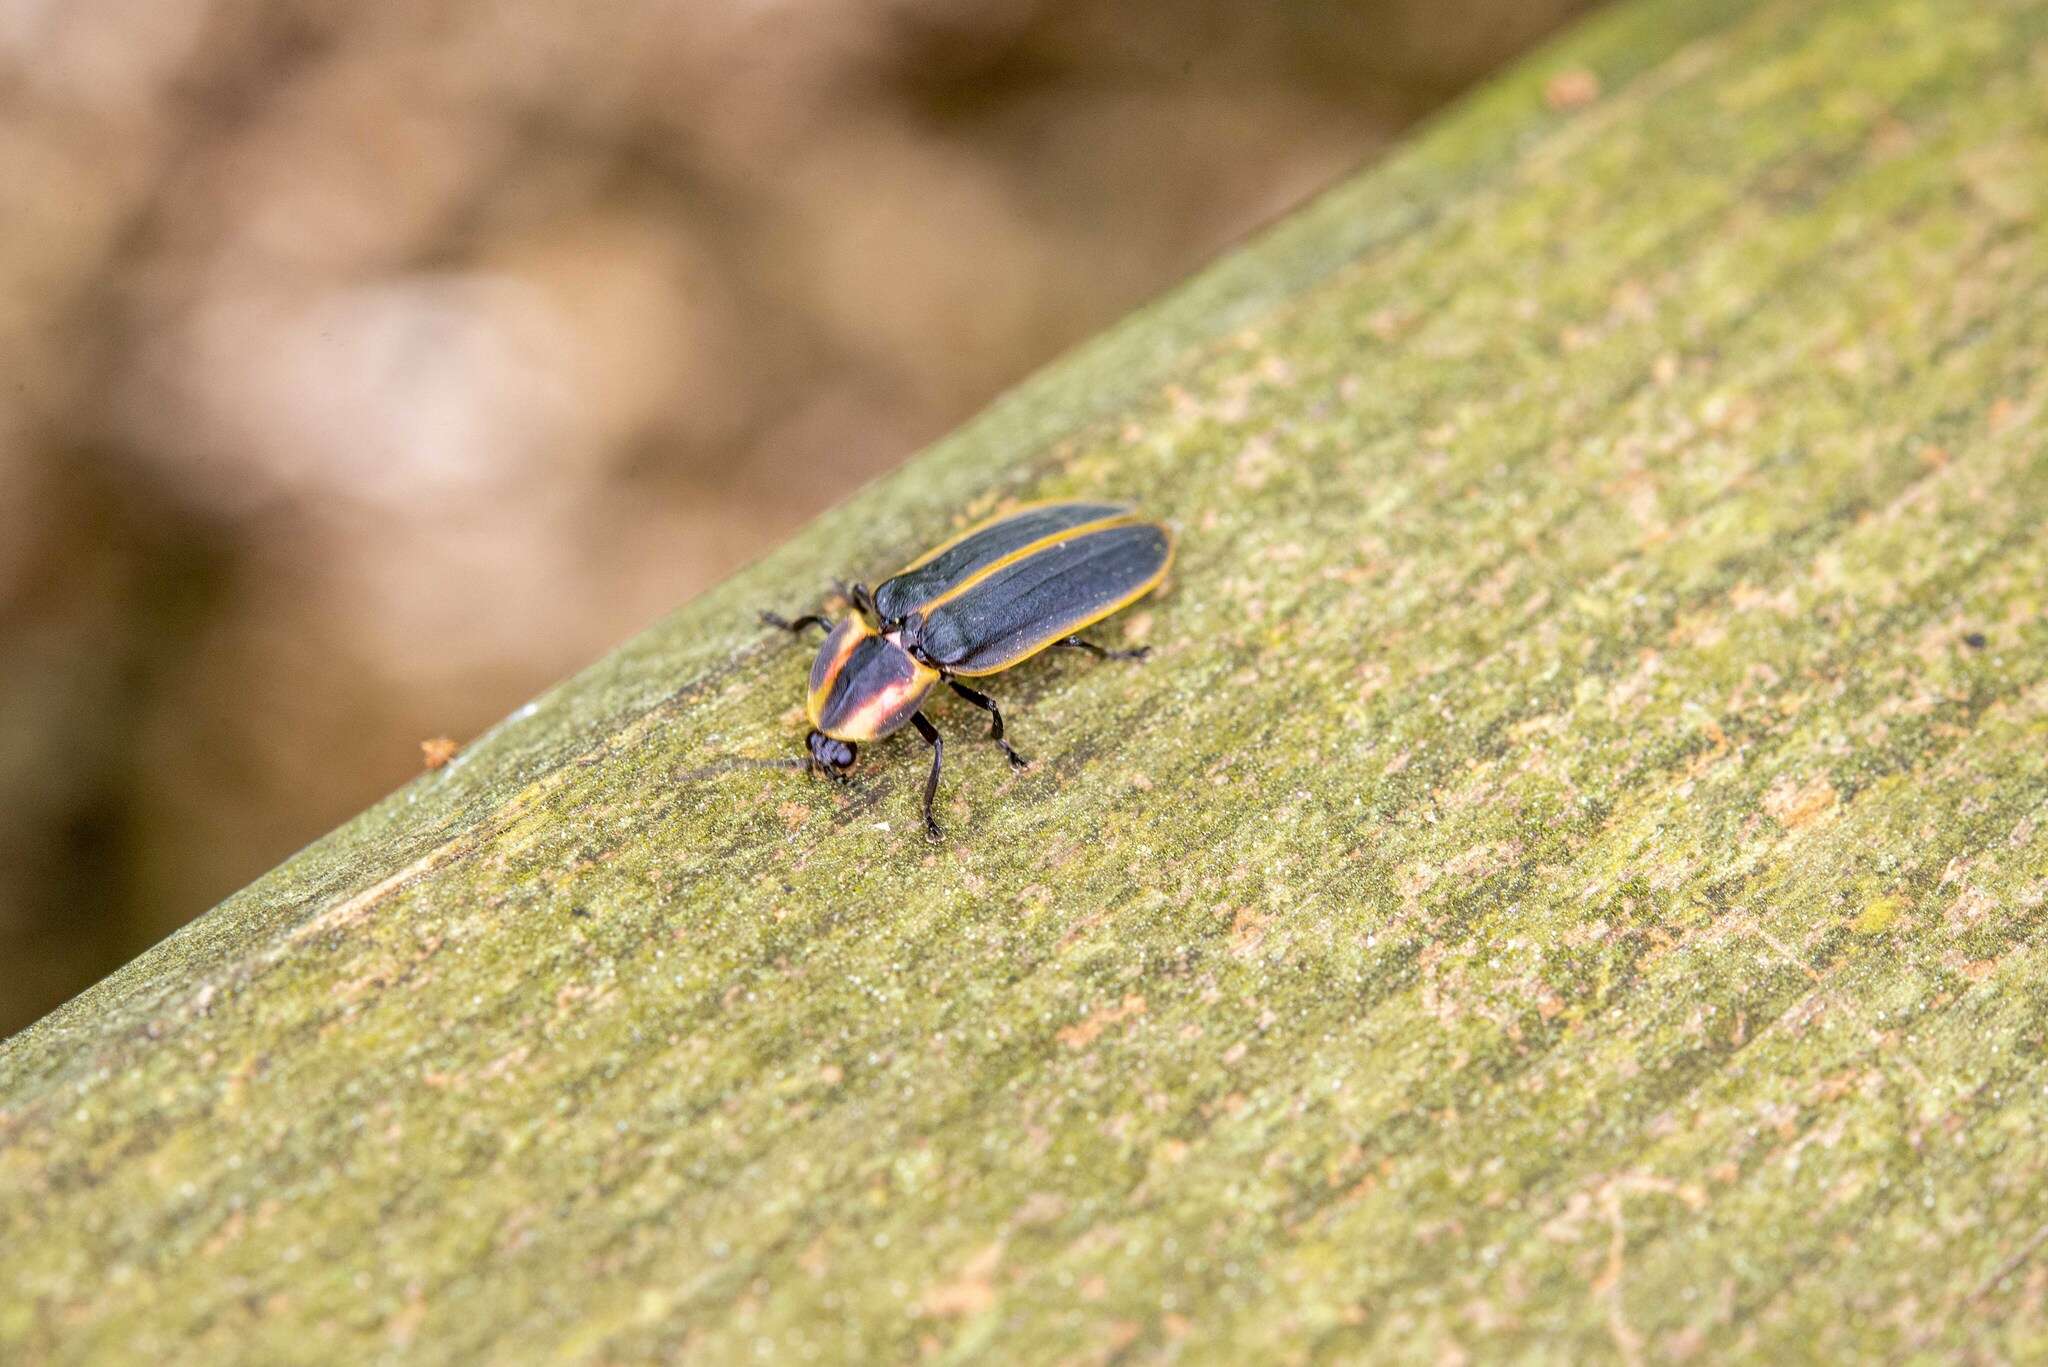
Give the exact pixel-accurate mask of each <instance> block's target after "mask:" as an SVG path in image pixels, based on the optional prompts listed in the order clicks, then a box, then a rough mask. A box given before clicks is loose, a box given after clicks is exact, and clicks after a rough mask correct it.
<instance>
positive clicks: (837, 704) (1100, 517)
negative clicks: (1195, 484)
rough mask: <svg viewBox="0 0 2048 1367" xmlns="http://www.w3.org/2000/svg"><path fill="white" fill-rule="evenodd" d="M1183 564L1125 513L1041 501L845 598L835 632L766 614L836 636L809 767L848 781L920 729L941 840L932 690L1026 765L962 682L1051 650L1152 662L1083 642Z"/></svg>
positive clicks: (778, 622)
mask: <svg viewBox="0 0 2048 1367" xmlns="http://www.w3.org/2000/svg"><path fill="white" fill-rule="evenodd" d="M1172 560H1173V536H1172V534H1171V533H1169V532H1168V531H1167V529H1166V528H1165V527H1163V526H1161V525H1160V524H1159V523H1156V522H1145V521H1141V520H1140V519H1139V518H1138V516H1137V515H1136V513H1135V512H1133V511H1132V509H1130V508H1129V507H1127V506H1125V505H1123V504H1117V503H1060V502H1054V503H1036V504H1029V505H1026V506H1025V507H1022V508H1018V509H1016V510H1015V511H1013V512H1008V513H1002V514H1000V515H998V516H996V517H992V518H990V519H988V520H987V521H985V522H981V523H978V524H976V525H975V526H972V527H969V528H968V529H967V530H966V531H964V532H961V533H960V534H959V535H958V536H956V537H953V538H952V539H951V540H949V541H945V542H941V543H940V544H939V545H937V546H935V547H933V548H932V549H931V550H929V551H926V552H925V553H924V554H923V555H921V556H919V557H918V558H917V559H915V560H913V561H911V562H910V563H909V564H908V565H906V566H904V567H903V569H902V570H900V571H898V572H897V573H896V574H895V575H893V576H891V577H890V578H888V579H885V580H883V581H882V583H881V584H880V585H878V586H877V587H876V588H875V589H874V590H873V591H872V592H870V591H869V590H868V588H867V587H866V586H865V585H863V584H854V585H851V586H850V587H846V588H845V589H844V592H845V595H846V597H847V599H848V601H849V602H850V603H851V604H852V605H853V613H852V615H850V616H849V617H847V618H846V619H845V620H844V621H842V622H840V623H838V624H837V625H836V626H835V625H833V623H832V622H830V621H829V620H827V619H826V618H825V617H823V616H820V615H818V614H816V613H808V614H805V615H804V616H801V617H797V618H793V619H792V618H784V617H780V616H777V615H776V614H774V613H772V612H764V613H762V614H761V621H762V622H763V623H764V624H766V625H768V626H773V627H780V628H781V629H783V630H785V631H788V632H791V633H797V632H802V631H804V630H806V629H807V628H810V627H818V628H820V629H822V630H823V631H824V632H825V641H824V644H823V645H822V646H821V647H820V648H819V650H818V658H817V660H816V662H815V663H813V664H812V666H811V679H810V689H809V693H808V696H807V698H806V700H805V708H804V710H805V713H806V715H807V716H808V717H809V719H810V723H811V731H810V734H809V735H808V736H806V737H805V738H804V743H805V747H806V749H807V750H808V752H809V754H808V757H807V759H806V760H805V761H804V763H805V765H806V767H808V768H809V769H811V770H812V771H813V772H816V773H822V774H824V775H826V776H827V777H829V778H832V779H836V780H838V781H840V782H844V781H846V774H847V771H848V770H850V769H852V768H853V765H854V761H855V759H856V758H857V757H858V755H859V752H860V747H861V746H862V745H864V744H866V743H868V742H869V741H877V740H881V739H882V738H883V737H885V736H890V735H893V734H895V733H896V732H897V731H900V730H902V729H903V728H904V727H905V726H914V727H916V728H917V734H918V735H920V736H922V737H923V738H924V741H925V743H926V744H927V745H929V746H931V748H932V767H931V773H930V775H929V776H928V777H927V778H926V779H925V784H924V826H925V833H926V834H927V835H929V836H930V837H931V838H932V839H934V840H936V839H938V838H939V836H940V831H939V823H938V820H937V818H935V817H934V816H933V815H932V803H933V801H934V800H935V799H936V798H937V796H938V792H939V767H940V765H941V764H942V763H943V761H944V759H945V752H946V747H945V742H944V740H943V739H941V738H940V736H939V729H938V728H937V727H936V726H933V725H932V723H931V721H930V720H929V719H928V718H926V717H925V715H924V713H923V711H922V709H923V707H924V704H925V699H926V697H927V696H928V695H929V694H930V693H931V691H932V689H933V687H934V686H936V685H937V684H938V683H939V682H940V681H941V680H943V681H945V682H946V683H947V684H948V685H949V686H950V687H951V688H952V690H953V691H954V692H955V693H958V694H959V695H960V696H961V697H963V698H965V699H966V700H967V701H968V702H970V703H972V704H974V705H975V706H976V707H979V708H981V709H982V710H983V711H984V712H987V713H988V714H989V718H990V723H989V732H988V735H989V739H990V740H992V741H994V742H995V743H996V744H997V745H999V746H1001V747H1002V751H1003V753H1004V754H1005V755H1006V756H1008V757H1009V760H1010V763H1011V764H1012V765H1015V766H1016V767H1017V768H1020V769H1021V768H1023V767H1024V765H1025V762H1026V761H1025V759H1024V757H1023V756H1022V755H1020V754H1018V753H1017V752H1016V750H1015V749H1013V748H1012V747H1011V745H1010V742H1009V741H1008V740H1006V739H1004V737H1003V714H1002V712H1001V711H1000V710H999V709H998V708H997V707H996V704H995V700H994V699H992V698H990V697H989V696H988V695H987V694H985V693H981V692H979V691H977V690H975V689H973V688H970V687H968V686H967V685H966V684H963V683H961V682H960V680H961V679H963V678H965V679H972V678H979V677H980V676H982V675H985V674H996V673H999V672H1001V671H1002V670H1005V669H1008V668H1010V667H1011V666H1013V665H1016V664H1020V663H1022V662H1023V661H1025V660H1028V659H1030V658H1031V657H1032V656H1033V655H1036V654H1038V653H1039V652H1040V651H1042V650H1047V649H1050V648H1053V647H1062V646H1063V647H1066V648H1068V649H1072V650H1082V651H1086V652H1088V653H1089V654H1091V655H1094V656H1097V657H1099V658H1102V659H1113V660H1140V659H1143V658H1144V657H1145V655H1146V650H1145V649H1144V648H1139V649H1137V650H1105V649H1103V648H1102V647H1101V646H1098V645H1095V644H1093V643H1091V642H1088V641H1084V640H1082V639H1081V638H1080V636H1079V635H1078V634H1077V633H1078V632H1080V631H1082V630H1083V629H1084V628H1086V627H1089V626H1092V625H1093V624H1095V623H1096V622H1099V621H1101V620H1102V619H1103V618H1105V617H1107V616H1109V615H1110V614H1111V613H1113V612H1116V611H1117V610H1119V609H1121V608H1124V607H1128V606H1129V605H1130V604H1131V603H1134V602H1136V601H1137V600H1138V599H1140V598H1142V597H1144V596H1145V595H1146V594H1148V593H1150V592H1151V591H1152V590H1153V589H1154V588H1156V587H1158V584H1159V581H1160V580H1161V579H1163V578H1165V576H1166V568H1167V566H1168V565H1169V564H1170V563H1171V562H1172Z"/></svg>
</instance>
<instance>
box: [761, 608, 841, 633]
mask: <svg viewBox="0 0 2048 1367" xmlns="http://www.w3.org/2000/svg"><path fill="white" fill-rule="evenodd" d="M759 616H760V618H761V625H762V626H764V627H775V628H777V629H779V630H782V631H786V632H788V633H789V634H790V635H792V636H794V635H797V634H798V633H800V632H801V631H803V630H804V628H806V627H817V628H819V629H820V630H823V631H830V630H832V623H831V622H830V621H828V620H827V619H825V618H823V617H820V616H819V615H818V614H817V613H815V612H807V613H805V614H804V615H803V616H801V617H795V618H791V617H784V616H783V615H782V614H781V613H777V612H762V613H760V614H759Z"/></svg>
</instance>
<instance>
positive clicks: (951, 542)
mask: <svg viewBox="0 0 2048 1367" xmlns="http://www.w3.org/2000/svg"><path fill="white" fill-rule="evenodd" d="M1087 501H1088V500H1087V499H1084V498H1041V499H1036V500H1034V501H1032V502H1030V503H1020V504H1018V505H1017V506H1016V507H1014V508H1011V509H1009V510H1008V511H1006V512H1000V513H991V514H989V515H988V516H987V517H985V518H983V519H982V520H981V521H979V522H977V523H975V524H974V525H973V526H972V527H969V528H968V529H967V530H966V531H964V532H961V533H960V534H959V535H958V536H954V537H950V538H948V539H947V540H945V541H941V542H940V543H939V544H938V545H936V546H934V547H932V548H931V549H930V550H928V551H926V552H925V553H924V554H923V555H920V556H919V557H918V558H917V559H915V560H913V561H911V562H910V563H909V564H908V565H905V566H904V567H903V568H902V569H900V570H898V571H896V573H895V574H893V575H891V576H890V578H892V579H894V578H897V577H899V576H901V575H906V574H909V573H910V572H911V571H912V570H914V569H919V568H922V567H923V566H925V565H929V564H931V563H932V561H934V560H936V559H938V558H939V557H940V556H942V555H944V554H945V553H946V552H947V551H950V550H952V549H953V548H954V547H955V546H957V545H959V544H960V543H961V542H963V541H965V540H967V538H969V537H971V536H979V535H981V534H982V533H983V532H985V531H987V530H988V529H989V528H990V527H993V526H995V525H996V524H997V523H999V522H1008V521H1009V520H1010V519H1011V518H1013V517H1022V516H1024V514H1026V513H1035V512H1038V511H1039V510H1040V509H1042V508H1064V507H1066V506H1067V505H1069V504H1072V503H1086V502H1087ZM1112 506H1121V505H1112ZM1130 513H1131V510H1130V509H1129V508H1125V509H1124V515H1125V516H1129V515H1130Z"/></svg>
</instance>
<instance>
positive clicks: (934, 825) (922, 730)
mask: <svg viewBox="0 0 2048 1367" xmlns="http://www.w3.org/2000/svg"><path fill="white" fill-rule="evenodd" d="M910 723H911V725H913V726H915V727H916V728H917V734H918V735H920V736H923V737H924V741H925V744H927V745H929V746H931V748H932V771H931V774H930V776H928V777H927V778H926V779H925V781H924V833H925V834H926V835H928V836H930V837H931V838H932V839H933V840H943V839H944V838H945V832H943V831H941V830H940V829H939V819H938V818H937V817H935V816H933V815H932V803H933V802H934V801H936V800H937V799H938V796H939V766H940V764H941V763H943V762H944V761H945V758H946V742H945V740H944V738H942V737H941V736H940V735H939V728H938V727H936V726H933V725H932V724H931V723H930V722H929V721H927V720H925V715H924V713H922V712H914V713H912V714H911V717H910Z"/></svg>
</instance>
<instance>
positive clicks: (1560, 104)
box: [1543, 67, 1600, 110]
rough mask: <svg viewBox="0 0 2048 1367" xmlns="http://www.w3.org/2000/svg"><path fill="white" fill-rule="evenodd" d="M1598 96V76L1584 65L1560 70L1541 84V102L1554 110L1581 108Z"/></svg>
mask: <svg viewBox="0 0 2048 1367" xmlns="http://www.w3.org/2000/svg"><path fill="white" fill-rule="evenodd" d="M1599 98H1600V78H1599V77H1598V76H1596V75H1594V74H1593V73H1592V72H1590V71H1588V70H1586V69H1585V68H1584V67H1579V68H1576V69H1574V70H1571V71H1560V72H1559V73H1557V75H1555V76H1552V77H1551V78H1550V79H1549V80H1548V81H1547V82H1545V83H1544V86H1543V103H1544V104H1546V105H1548V106H1550V108H1552V109H1556V110H1566V109H1583V108H1585V107H1586V106H1587V105H1589V104H1591V103H1593V101H1595V100H1597V99H1599Z"/></svg>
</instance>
